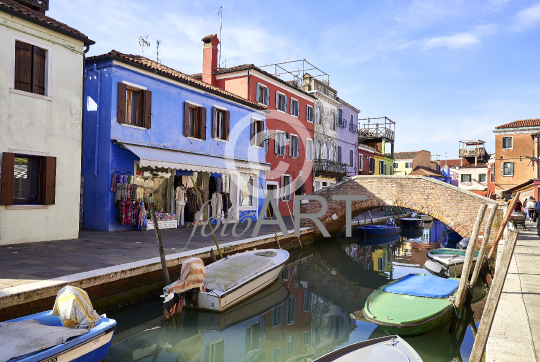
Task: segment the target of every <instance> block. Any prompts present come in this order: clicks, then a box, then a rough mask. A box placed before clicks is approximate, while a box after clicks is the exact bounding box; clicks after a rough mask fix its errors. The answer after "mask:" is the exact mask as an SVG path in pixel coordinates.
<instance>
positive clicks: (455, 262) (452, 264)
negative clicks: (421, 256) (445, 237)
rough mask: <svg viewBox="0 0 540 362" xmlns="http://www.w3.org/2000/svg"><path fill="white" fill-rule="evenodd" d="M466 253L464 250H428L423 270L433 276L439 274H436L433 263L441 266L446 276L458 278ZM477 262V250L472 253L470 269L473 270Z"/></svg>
mask: <svg viewBox="0 0 540 362" xmlns="http://www.w3.org/2000/svg"><path fill="white" fill-rule="evenodd" d="M466 253H467V250H466V249H452V248H440V249H434V250H430V251H429V252H428V255H427V256H428V258H429V260H428V261H426V264H424V268H426V269H427V270H429V271H430V272H432V273H433V274H436V275H438V274H440V272H437V269H436V268H435V267H436V266H435V265H433V262H434V263H437V264H439V265H441V266H442V267H443V269H444V270H445V271H446V272H447V275H449V276H452V277H459V276H461V272H462V270H463V263H464V262H465V254H466ZM477 260H478V250H477V251H475V252H474V258H473V263H472V268H474V266H475V265H476V261H477ZM429 261H431V262H432V263H428V262H429Z"/></svg>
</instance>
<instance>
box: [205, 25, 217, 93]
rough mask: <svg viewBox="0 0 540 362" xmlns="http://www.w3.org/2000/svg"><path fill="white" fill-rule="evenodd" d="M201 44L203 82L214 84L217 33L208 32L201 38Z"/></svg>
mask: <svg viewBox="0 0 540 362" xmlns="http://www.w3.org/2000/svg"><path fill="white" fill-rule="evenodd" d="M202 41H203V43H204V46H203V66H202V80H203V82H205V83H208V84H211V85H214V86H215V85H216V76H215V75H214V72H215V71H216V69H217V66H218V64H217V62H218V47H217V46H218V44H219V39H218V37H217V34H210V35H207V36H205V37H204V38H202Z"/></svg>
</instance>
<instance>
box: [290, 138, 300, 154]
mask: <svg viewBox="0 0 540 362" xmlns="http://www.w3.org/2000/svg"><path fill="white" fill-rule="evenodd" d="M299 155H300V142H299V138H298V136H297V135H295V134H292V135H290V138H289V157H292V158H298V156H299Z"/></svg>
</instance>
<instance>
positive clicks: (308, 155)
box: [306, 138, 313, 161]
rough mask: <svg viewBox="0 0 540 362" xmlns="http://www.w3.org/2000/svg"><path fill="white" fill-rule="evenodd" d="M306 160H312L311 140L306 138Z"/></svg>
mask: <svg viewBox="0 0 540 362" xmlns="http://www.w3.org/2000/svg"><path fill="white" fill-rule="evenodd" d="M306 161H313V140H312V139H310V138H308V139H307V140H306Z"/></svg>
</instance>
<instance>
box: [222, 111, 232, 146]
mask: <svg viewBox="0 0 540 362" xmlns="http://www.w3.org/2000/svg"><path fill="white" fill-rule="evenodd" d="M230 119H231V112H230V111H225V127H224V128H225V139H226V140H227V141H228V140H229V120H230Z"/></svg>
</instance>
